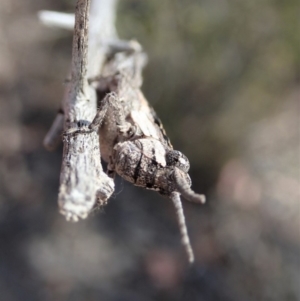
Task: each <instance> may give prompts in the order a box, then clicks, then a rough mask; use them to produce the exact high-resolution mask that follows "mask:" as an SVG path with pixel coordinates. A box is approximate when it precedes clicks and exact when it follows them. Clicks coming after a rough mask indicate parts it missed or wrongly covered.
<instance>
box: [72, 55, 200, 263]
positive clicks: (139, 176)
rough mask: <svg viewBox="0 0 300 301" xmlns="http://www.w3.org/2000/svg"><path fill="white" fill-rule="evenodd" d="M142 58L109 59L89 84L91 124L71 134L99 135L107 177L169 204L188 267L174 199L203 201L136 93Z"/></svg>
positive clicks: (180, 156)
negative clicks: (94, 97) (93, 96)
mask: <svg viewBox="0 0 300 301" xmlns="http://www.w3.org/2000/svg"><path fill="white" fill-rule="evenodd" d="M145 58H146V57H145V54H144V53H142V52H141V51H134V52H131V53H124V52H122V53H116V54H114V57H113V58H111V59H110V61H108V62H107V64H106V66H105V68H104V70H103V74H104V76H102V77H100V78H97V79H93V80H91V82H97V85H98V87H97V91H98V100H99V104H100V109H99V110H98V113H97V115H96V116H95V118H94V120H93V121H92V123H90V124H89V125H88V126H87V125H86V124H83V126H82V128H81V129H79V130H77V131H76V132H82V133H84V132H90V131H99V136H100V148H101V156H102V158H103V160H104V161H106V162H107V163H108V168H107V173H108V175H109V176H110V177H112V178H114V176H115V174H118V175H119V176H121V177H122V178H124V179H125V180H127V181H128V182H130V183H132V184H134V185H136V186H140V187H144V188H146V189H151V190H155V191H158V192H159V193H160V194H161V195H164V196H166V197H168V198H170V199H171V200H172V201H173V203H174V205H175V208H176V213H177V217H178V221H179V225H180V231H181V236H182V242H183V244H184V246H185V248H186V250H187V253H188V258H189V261H190V262H193V261H194V254H193V251H192V248H191V245H190V241H189V237H188V234H187V229H186V224H185V218H184V214H183V209H182V204H181V200H180V195H182V196H183V197H184V198H185V199H186V200H188V201H191V202H195V203H202V204H203V203H204V202H205V197H204V195H199V194H196V193H195V192H194V191H192V190H191V188H190V187H191V179H190V177H189V175H188V171H189V168H190V163H189V160H188V158H187V157H186V156H185V155H184V154H182V153H181V152H180V151H178V150H174V149H173V146H172V144H171V143H170V140H169V138H168V137H167V135H166V132H165V130H164V128H163V126H162V123H161V121H160V119H159V118H158V117H157V115H156V113H155V111H154V110H153V108H152V107H151V106H150V105H149V103H148V102H147V100H146V99H145V97H144V96H143V94H142V92H141V90H140V87H141V84H142V80H141V78H142V77H141V69H142V68H143V66H144V64H145V61H146V59H145Z"/></svg>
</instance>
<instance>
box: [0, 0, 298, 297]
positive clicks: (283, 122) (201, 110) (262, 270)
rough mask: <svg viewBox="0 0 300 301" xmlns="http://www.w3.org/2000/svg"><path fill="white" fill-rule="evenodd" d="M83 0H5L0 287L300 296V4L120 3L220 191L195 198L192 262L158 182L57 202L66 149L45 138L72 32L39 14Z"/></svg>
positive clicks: (173, 126)
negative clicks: (64, 212)
mask: <svg viewBox="0 0 300 301" xmlns="http://www.w3.org/2000/svg"><path fill="white" fill-rule="evenodd" d="M74 2H75V1H70V0H68V1H50V0H41V1H33V0H29V1H17V0H2V1H1V9H0V41H1V42H0V53H1V56H0V295H1V297H0V299H1V300H4V301H17V300H22V301H23V300H24V301H27V300H28V301H35V300H37V301H40V300H41V301H48V300H49V301H50V300H56V301H66V300H72V301H77V300H78V301H83V300H84V301H94V300H101V301H125V300H126V301H127V300H128V301H135V300H137V301H154V300H155V301H156V300H157V301H160V300H162V301H168V300H170V301H171V300H172V301H177V300H178V301H179V300H180V301H183V300H184V301H185V300H190V301H194V300H195V301H196V300H197V301H202V300H203V301H218V300H221V301H226V300H228V301H229V300H230V301H260V300H263V301H296V300H300V262H299V251H300V235H299V234H300V233H299V229H300V228H299V227H300V219H299V217H300V203H299V201H300V198H299V197H300V195H299V194H300V187H299V178H300V175H299V163H300V162H299V138H300V135H299V134H300V133H299V125H300V124H299V113H300V112H299V110H300V107H299V106H300V100H299V92H300V91H299V90H300V89H299V79H300V71H299V65H300V59H299V58H300V57H299V51H300V49H299V45H300V43H299V36H300V33H299V22H297V21H298V11H299V4H298V1H296V0H288V1H275V0H274V1H258V0H254V1H239V0H233V1H224V0H213V1H212V0H210V1H208V0H201V1H196V0H188V1H178V0H177V1H171V0H166V1H150V0H147V1H146V0H144V1H137V0H123V1H121V3H120V5H119V16H118V31H119V34H120V36H121V37H122V38H132V37H134V38H136V39H138V40H139V41H140V42H141V43H142V45H144V48H145V49H146V50H147V52H148V54H149V66H148V67H147V68H146V70H145V81H144V91H145V94H146V96H147V98H148V99H149V101H150V102H151V103H152V104H153V106H154V107H155V109H156V111H157V112H158V114H159V116H160V117H161V119H162V120H163V121H164V124H165V128H166V130H167V132H168V134H169V136H170V137H171V139H172V142H173V145H174V146H175V147H176V148H177V149H180V150H181V151H182V152H183V153H185V154H186V155H187V156H188V157H189V158H190V162H191V165H192V168H191V177H192V179H193V188H194V189H195V190H196V191H198V192H203V193H205V194H206V195H207V198H208V203H207V204H206V205H205V206H202V207H200V206H197V205H193V204H188V203H185V204H184V209H185V213H186V217H187V221H188V227H189V231H190V235H191V241H192V244H193V247H194V250H195V253H196V264H195V266H193V267H192V268H191V267H188V264H187V261H186V257H185V253H184V250H183V248H182V246H181V244H180V237H179V231H178V229H177V223H176V219H175V214H174V209H173V207H172V204H171V203H170V202H169V201H168V200H166V199H164V198H161V197H160V196H158V195H157V194H156V193H153V192H149V191H144V190H142V189H139V188H136V187H133V186H131V185H128V184H127V183H125V182H124V181H122V180H120V179H118V181H117V189H116V193H115V196H114V197H113V198H112V199H111V200H110V202H109V204H108V205H107V206H106V207H105V208H104V209H103V212H98V213H97V214H95V215H94V216H92V217H91V218H89V219H88V220H87V221H83V222H80V223H77V224H70V223H67V222H65V220H64V219H63V217H62V216H60V215H59V214H58V212H57V204H56V200H57V190H58V181H59V170H60V162H61V151H62V150H61V148H60V149H59V150H57V151H56V152H54V153H48V152H46V151H45V150H44V149H43V147H42V140H43V137H44V135H45V133H46V131H47V129H48V128H49V126H50V124H51V121H52V119H53V118H54V116H55V112H56V110H57V108H58V106H59V103H60V101H61V97H62V95H63V91H64V86H63V84H62V83H63V81H64V79H65V76H66V73H67V70H68V67H69V63H70V53H71V36H70V34H69V33H67V32H65V31H59V30H54V29H49V28H44V27H43V26H42V25H40V24H39V23H38V20H37V18H36V12H37V11H38V10H40V9H49V10H60V11H73V6H74Z"/></svg>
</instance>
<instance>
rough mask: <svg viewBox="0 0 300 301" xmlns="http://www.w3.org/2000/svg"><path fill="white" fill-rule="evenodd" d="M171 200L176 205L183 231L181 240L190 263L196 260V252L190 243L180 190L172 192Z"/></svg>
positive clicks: (180, 227) (181, 230) (180, 226)
mask: <svg viewBox="0 0 300 301" xmlns="http://www.w3.org/2000/svg"><path fill="white" fill-rule="evenodd" d="M170 198H171V200H172V201H173V204H174V206H175V210H176V214H177V220H178V224H179V229H180V233H181V241H182V244H183V245H184V247H185V250H186V252H187V255H188V260H189V262H190V263H193V262H194V252H193V249H192V246H191V243H190V238H189V235H188V232H187V227H186V223H185V217H184V213H183V208H182V204H181V200H180V194H179V193H178V192H172V193H171V195H170Z"/></svg>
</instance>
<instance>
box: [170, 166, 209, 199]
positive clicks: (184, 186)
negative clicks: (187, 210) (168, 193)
mask: <svg viewBox="0 0 300 301" xmlns="http://www.w3.org/2000/svg"><path fill="white" fill-rule="evenodd" d="M173 175H174V180H175V183H176V188H177V190H178V191H179V192H180V193H181V195H182V196H183V197H184V198H185V199H186V200H188V201H190V202H194V203H201V204H204V203H205V196H204V195H203V194H197V193H195V192H194V191H193V190H192V189H191V188H190V184H189V183H188V181H187V179H186V177H184V176H183V175H187V174H185V173H184V174H183V172H182V171H181V170H179V169H178V168H176V167H175V170H174V174H173Z"/></svg>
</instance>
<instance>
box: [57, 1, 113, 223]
mask: <svg viewBox="0 0 300 301" xmlns="http://www.w3.org/2000/svg"><path fill="white" fill-rule="evenodd" d="M103 2H105V3H106V5H108V6H109V7H110V9H111V10H113V11H112V12H111V14H110V15H113V13H114V4H115V1H114V0H110V1H108V0H105V1H94V5H93V14H92V20H93V26H91V30H90V36H89V37H90V48H89V53H88V52H87V51H88V49H87V45H88V14H89V3H90V1H89V0H78V2H77V5H76V13H75V29H74V39H73V53H72V66H71V82H70V84H69V89H70V90H69V94H68V97H67V98H66V99H65V103H64V106H63V107H64V113H65V126H64V128H65V130H66V131H67V132H72V129H78V130H80V129H81V128H82V127H84V126H88V124H89V123H90V122H91V121H92V120H93V118H94V117H95V115H96V112H97V99H96V92H95V90H94V89H92V87H90V86H89V85H88V81H87V76H90V75H94V74H95V73H99V71H100V69H101V66H102V63H103V61H104V59H105V57H104V54H105V53H106V52H105V50H103V48H102V49H101V47H100V46H101V45H99V43H101V40H100V39H99V35H100V36H101V34H100V33H101V31H102V30H103V28H101V27H99V28H96V27H95V24H98V25H100V24H99V22H98V20H97V19H98V18H100V19H101V14H102V13H103V12H102V11H101V10H99V9H98V10H97V8H99V6H101V7H102V5H103ZM99 3H101V5H97V4H99ZM109 4H110V5H109ZM107 9H108V8H107V7H106V10H107ZM95 12H98V13H100V15H98V16H96V15H95ZM112 19H113V18H112ZM110 24H111V25H110V27H112V28H114V24H113V23H110ZM106 26H107V24H106ZM106 32H110V33H111V32H113V30H110V31H109V30H106ZM99 49H101V51H100V52H99ZM88 57H89V60H90V62H89V63H88V62H87V59H88ZM87 69H88V73H87ZM113 189H114V183H113V181H112V179H110V178H108V177H107V175H106V174H105V173H104V172H103V170H102V166H101V161H100V148H99V137H98V134H97V133H96V132H93V133H89V134H77V135H72V134H65V135H64V150H63V162H62V170H61V177H60V189H59V196H58V202H59V206H60V212H61V213H62V214H64V215H65V216H66V218H67V219H69V220H73V221H77V220H78V218H85V217H86V216H87V215H88V213H89V212H90V211H91V210H92V209H93V207H94V206H95V202H96V199H98V203H100V204H102V205H103V204H105V203H106V201H107V199H108V198H109V197H110V195H111V193H112V192H113Z"/></svg>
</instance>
